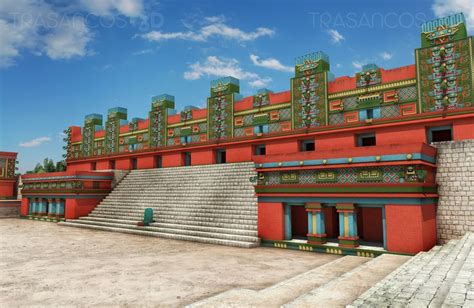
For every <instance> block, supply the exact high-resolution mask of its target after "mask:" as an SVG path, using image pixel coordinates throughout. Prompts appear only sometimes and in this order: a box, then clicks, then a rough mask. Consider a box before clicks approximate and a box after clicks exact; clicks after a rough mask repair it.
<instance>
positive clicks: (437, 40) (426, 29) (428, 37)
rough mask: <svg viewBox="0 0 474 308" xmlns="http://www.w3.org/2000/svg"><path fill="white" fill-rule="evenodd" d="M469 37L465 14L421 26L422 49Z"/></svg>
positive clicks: (432, 21) (439, 19)
mask: <svg viewBox="0 0 474 308" xmlns="http://www.w3.org/2000/svg"><path fill="white" fill-rule="evenodd" d="M466 37H467V31H466V21H465V18H464V15H463V13H459V14H454V15H451V16H446V17H443V18H438V19H435V20H431V21H428V22H425V23H423V24H422V25H421V47H422V48H424V47H430V46H434V45H440V44H446V43H448V42H452V41H456V40H460V39H464V38H466Z"/></svg>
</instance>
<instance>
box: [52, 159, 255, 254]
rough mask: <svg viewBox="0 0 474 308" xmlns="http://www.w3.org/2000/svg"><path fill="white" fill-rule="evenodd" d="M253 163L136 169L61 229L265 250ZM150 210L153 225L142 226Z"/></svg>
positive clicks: (63, 224) (66, 222)
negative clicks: (148, 209)
mask: <svg viewBox="0 0 474 308" xmlns="http://www.w3.org/2000/svg"><path fill="white" fill-rule="evenodd" d="M254 176H256V172H255V169H254V164H253V163H252V162H249V163H235V164H218V165H202V166H190V167H176V168H165V169H143V170H133V171H131V172H130V173H129V174H128V175H127V176H125V177H124V178H123V179H122V181H121V182H120V184H119V185H118V186H117V187H115V189H114V190H113V191H112V192H111V193H110V194H109V195H108V196H107V197H106V198H105V199H104V200H102V202H101V203H100V204H99V205H98V206H97V207H96V208H95V209H94V210H93V211H92V212H91V213H90V214H89V215H88V216H86V217H81V218H79V219H74V220H67V221H65V222H60V223H59V224H60V225H62V226H70V227H80V228H89V229H94V230H103V231H112V232H123V233H129V234H137V235H147V236H155V237H161V238H167V239H175V240H185V241H193V242H199V243H207V244H217V245H226V246H232V247H242V248H252V247H257V246H259V245H260V239H259V238H258V236H257V198H256V197H255V191H254V188H253V184H252V183H251V182H250V178H251V177H254ZM145 208H152V209H153V213H154V221H155V222H154V223H151V224H150V225H149V226H137V223H138V222H139V221H141V220H142V219H143V212H144V210H145Z"/></svg>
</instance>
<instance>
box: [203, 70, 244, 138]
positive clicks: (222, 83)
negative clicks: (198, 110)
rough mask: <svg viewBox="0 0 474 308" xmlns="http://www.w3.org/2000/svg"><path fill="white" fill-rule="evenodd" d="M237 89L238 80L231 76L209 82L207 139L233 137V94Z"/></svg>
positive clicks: (238, 87)
mask: <svg viewBox="0 0 474 308" xmlns="http://www.w3.org/2000/svg"><path fill="white" fill-rule="evenodd" d="M239 89H240V86H239V80H238V79H236V78H233V77H224V78H220V79H217V80H214V81H212V82H211V97H210V98H208V99H207V123H208V129H207V133H208V139H209V140H216V139H226V138H232V137H233V122H234V96H235V94H237V93H238V92H239Z"/></svg>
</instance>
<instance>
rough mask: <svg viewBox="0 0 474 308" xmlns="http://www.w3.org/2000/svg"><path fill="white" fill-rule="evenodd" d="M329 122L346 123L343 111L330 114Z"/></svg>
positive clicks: (334, 123) (333, 123) (331, 123)
mask: <svg viewBox="0 0 474 308" xmlns="http://www.w3.org/2000/svg"><path fill="white" fill-rule="evenodd" d="M329 124H330V125H338V124H344V114H342V113H333V114H330V115H329Z"/></svg>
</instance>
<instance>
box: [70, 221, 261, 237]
mask: <svg viewBox="0 0 474 308" xmlns="http://www.w3.org/2000/svg"><path fill="white" fill-rule="evenodd" d="M79 220H85V221H102V222H111V223H121V224H126V225H133V226H135V225H136V224H137V221H136V220H123V219H109V218H97V217H88V216H84V217H79ZM150 226H152V227H159V228H168V229H183V230H191V231H192V230H195V231H204V232H218V233H219V232H221V233H228V234H240V235H246V236H257V235H258V231H256V230H247V229H232V228H225V227H222V228H219V227H206V226H193V225H184V224H169V223H156V222H155V223H151V224H150Z"/></svg>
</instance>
